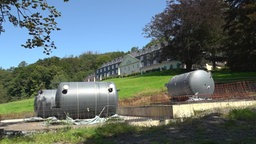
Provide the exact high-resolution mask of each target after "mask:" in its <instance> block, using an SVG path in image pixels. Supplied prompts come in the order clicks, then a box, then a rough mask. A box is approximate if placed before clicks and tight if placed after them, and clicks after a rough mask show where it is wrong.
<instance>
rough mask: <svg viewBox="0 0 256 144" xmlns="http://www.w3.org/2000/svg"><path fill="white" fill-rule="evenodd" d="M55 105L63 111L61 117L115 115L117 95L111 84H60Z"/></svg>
mask: <svg viewBox="0 0 256 144" xmlns="http://www.w3.org/2000/svg"><path fill="white" fill-rule="evenodd" d="M55 103H56V108H59V109H61V110H62V111H63V113H62V114H61V115H60V116H61V117H65V116H66V115H68V116H69V117H72V118H80V119H81V118H92V117H95V116H96V115H99V116H110V115H114V114H116V110H117V104H118V94H117V90H116V87H115V84H114V83H112V82H62V83H60V84H59V86H58V89H57V92H56V98H55Z"/></svg>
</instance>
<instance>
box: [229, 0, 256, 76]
mask: <svg viewBox="0 0 256 144" xmlns="http://www.w3.org/2000/svg"><path fill="white" fill-rule="evenodd" d="M227 3H228V5H229V9H228V11H227V12H226V19H225V20H226V24H225V30H226V31H227V32H228V39H227V46H226V47H227V49H226V53H227V56H228V66H230V68H231V69H232V70H238V71H255V70H256V65H255V61H256V48H255V46H256V27H255V26H256V1H254V0H227Z"/></svg>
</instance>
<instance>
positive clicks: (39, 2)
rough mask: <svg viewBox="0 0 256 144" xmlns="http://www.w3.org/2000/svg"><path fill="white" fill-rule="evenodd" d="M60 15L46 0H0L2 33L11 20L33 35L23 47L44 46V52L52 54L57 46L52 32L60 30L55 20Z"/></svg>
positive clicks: (0, 27)
mask: <svg viewBox="0 0 256 144" xmlns="http://www.w3.org/2000/svg"><path fill="white" fill-rule="evenodd" d="M66 1H68V0H64V2H66ZM60 16H61V13H60V12H59V11H58V10H57V9H56V8H55V7H54V6H51V5H49V4H48V3H47V1H46V0H22V1H21V0H0V34H1V33H3V32H5V28H4V27H3V23H5V22H10V23H11V24H12V25H14V26H17V27H20V28H25V29H27V31H28V34H29V35H30V36H31V37H30V38H28V39H27V41H26V42H24V44H22V46H23V47H25V48H29V49H32V48H35V47H43V48H44V53H46V54H50V52H51V50H52V49H55V48H56V46H55V44H54V41H53V40H52V39H51V33H52V31H57V30H60V28H59V27H58V26H57V22H56V21H55V19H56V18H58V17H60Z"/></svg>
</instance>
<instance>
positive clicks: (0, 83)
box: [0, 52, 125, 103]
mask: <svg viewBox="0 0 256 144" xmlns="http://www.w3.org/2000/svg"><path fill="white" fill-rule="evenodd" d="M123 55H125V53H124V52H110V53H104V54H98V53H94V52H86V53H84V54H81V55H80V56H77V57H66V58H59V57H51V58H46V59H42V60H38V61H37V62H35V63H33V64H29V65H28V64H27V63H26V62H25V61H23V62H21V63H20V64H19V65H18V67H12V68H9V69H7V70H5V69H1V68H0V103H4V102H9V101H14V100H18V99H24V98H30V97H33V96H35V95H37V92H38V91H39V90H40V89H55V88H56V87H57V85H58V83H59V82H62V81H84V78H85V77H87V76H88V75H90V74H93V73H94V72H95V70H96V69H97V68H98V67H100V66H101V65H102V64H103V63H105V62H108V61H111V60H112V59H114V58H117V57H120V56H123Z"/></svg>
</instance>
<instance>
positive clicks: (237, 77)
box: [212, 71, 256, 83]
mask: <svg viewBox="0 0 256 144" xmlns="http://www.w3.org/2000/svg"><path fill="white" fill-rule="evenodd" d="M212 74H213V79H214V81H215V82H216V83H226V82H234V81H256V72H228V71H217V72H213V73H212Z"/></svg>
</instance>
